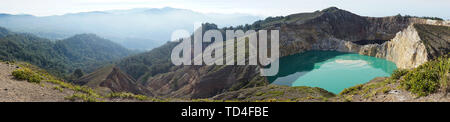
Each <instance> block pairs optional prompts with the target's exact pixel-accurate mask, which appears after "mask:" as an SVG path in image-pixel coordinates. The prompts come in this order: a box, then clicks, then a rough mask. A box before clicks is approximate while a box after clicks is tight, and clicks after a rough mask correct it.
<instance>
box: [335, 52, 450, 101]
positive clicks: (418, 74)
mask: <svg viewBox="0 0 450 122" xmlns="http://www.w3.org/2000/svg"><path fill="white" fill-rule="evenodd" d="M449 71H450V58H449V57H448V55H447V56H442V57H439V58H437V59H435V60H432V61H429V62H426V63H425V64H422V65H420V66H419V67H417V68H414V69H410V70H406V69H398V70H396V71H394V73H393V74H392V75H391V77H389V78H385V79H384V80H382V81H380V80H381V79H382V78H380V79H379V80H377V79H374V80H373V82H372V81H371V82H369V83H366V84H361V85H357V86H354V87H350V88H346V89H344V90H343V91H342V92H341V93H340V94H339V95H340V96H341V97H343V98H344V99H345V100H347V101H352V99H351V96H353V95H360V96H362V97H363V98H366V99H369V98H372V97H373V96H374V95H376V94H386V93H388V92H389V91H391V90H394V89H404V90H406V91H409V92H411V93H412V94H414V95H415V96H416V97H425V96H428V95H430V94H433V93H437V92H443V93H445V94H446V93H447V92H448V91H449V88H450V87H449V82H450V80H449V77H450V76H449Z"/></svg>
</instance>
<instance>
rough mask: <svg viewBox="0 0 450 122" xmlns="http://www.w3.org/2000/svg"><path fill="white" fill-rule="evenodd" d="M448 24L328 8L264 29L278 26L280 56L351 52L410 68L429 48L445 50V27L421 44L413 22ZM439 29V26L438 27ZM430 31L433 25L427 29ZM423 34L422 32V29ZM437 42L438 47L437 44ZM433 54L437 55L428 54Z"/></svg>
mask: <svg viewBox="0 0 450 122" xmlns="http://www.w3.org/2000/svg"><path fill="white" fill-rule="evenodd" d="M422 24H426V25H435V26H444V27H445V26H450V22H448V21H437V20H426V19H419V18H407V17H401V16H393V17H383V18H373V17H361V16H358V15H355V14H353V13H350V12H347V11H344V10H340V9H337V8H329V9H326V10H323V11H321V13H320V15H319V16H318V17H316V18H314V19H310V20H306V21H303V22H301V23H299V22H286V23H283V24H281V25H279V26H273V27H270V28H268V29H280V30H281V32H280V45H281V46H280V53H281V55H282V56H286V55H292V54H296V53H301V52H304V51H308V50H334V51H341V52H353V53H359V54H363V55H369V56H374V57H379V58H385V59H387V60H390V61H393V62H394V63H396V64H397V66H398V67H399V68H414V67H416V66H419V65H420V64H423V63H424V62H426V61H428V60H429V58H430V56H429V54H431V53H433V52H441V53H439V54H442V53H446V52H448V48H449V47H448V46H447V47H443V46H439V44H437V43H443V44H444V45H448V43H449V41H448V40H449V37H448V35H446V34H447V33H445V32H447V31H449V30H448V29H447V30H446V29H443V32H444V33H443V32H435V35H436V34H440V33H441V35H442V37H441V36H436V38H431V39H429V40H430V41H431V42H436V41H433V40H438V42H436V44H435V45H426V44H424V41H423V39H421V36H420V35H419V33H418V32H417V30H416V26H417V25H422ZM441 30H442V29H441ZM429 31H433V29H429ZM423 34H426V32H425V33H423ZM437 46H439V47H437ZM432 57H437V56H432Z"/></svg>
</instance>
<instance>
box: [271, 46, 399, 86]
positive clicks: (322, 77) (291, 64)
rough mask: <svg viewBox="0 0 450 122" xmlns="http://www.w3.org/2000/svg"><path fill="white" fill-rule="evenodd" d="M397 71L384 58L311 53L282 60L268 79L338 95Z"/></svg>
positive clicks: (319, 52)
mask: <svg viewBox="0 0 450 122" xmlns="http://www.w3.org/2000/svg"><path fill="white" fill-rule="evenodd" d="M395 69H397V66H396V65H395V64H394V63H393V62H391V61H388V60H385V59H381V58H375V57H370V56H365V55H360V54H354V53H343V52H336V51H308V52H304V53H300V54H296V55H291V56H286V57H282V58H281V59H280V69H279V72H278V74H277V75H275V76H270V77H267V78H268V80H269V81H270V82H271V83H272V84H278V85H288V86H310V87H320V88H324V89H325V90H328V91H330V92H333V93H335V94H337V93H339V92H341V91H342V90H344V89H345V88H348V87H352V86H355V85H358V84H362V83H366V82H369V81H370V80H372V79H373V78H375V77H385V76H390V75H391V74H392V72H393V71H394V70H395Z"/></svg>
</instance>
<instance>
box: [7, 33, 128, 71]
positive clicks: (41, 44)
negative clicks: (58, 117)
mask: <svg viewBox="0 0 450 122" xmlns="http://www.w3.org/2000/svg"><path fill="white" fill-rule="evenodd" d="M132 53H133V52H132V51H130V50H128V49H126V48H124V47H122V46H120V45H118V44H116V43H113V42H111V41H109V40H106V39H103V38H100V37H98V36H96V35H93V34H80V35H75V36H73V37H70V38H67V39H64V40H58V41H51V40H48V39H44V38H40V37H37V36H35V35H32V34H25V33H14V32H11V31H8V30H7V29H4V28H0V60H4V61H25V62H29V63H31V64H34V65H37V66H39V67H42V68H44V69H46V70H48V71H49V72H51V73H52V74H56V75H58V76H62V77H66V78H69V74H70V73H72V72H74V71H75V70H76V69H81V71H84V72H91V71H93V70H95V69H96V68H98V67H99V66H101V65H103V64H105V63H111V62H112V61H114V60H118V59H120V58H123V57H125V56H128V55H130V54H132Z"/></svg>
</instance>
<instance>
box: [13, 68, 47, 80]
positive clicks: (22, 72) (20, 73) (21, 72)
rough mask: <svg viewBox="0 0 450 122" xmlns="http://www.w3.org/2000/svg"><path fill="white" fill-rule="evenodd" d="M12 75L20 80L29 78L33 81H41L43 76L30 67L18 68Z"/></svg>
mask: <svg viewBox="0 0 450 122" xmlns="http://www.w3.org/2000/svg"><path fill="white" fill-rule="evenodd" d="M12 75H13V76H14V78H16V79H18V80H27V81H28V82H32V83H40V82H41V80H42V77H41V76H40V75H39V74H36V73H34V72H32V71H31V70H30V69H28V68H23V69H17V70H15V71H13V72H12Z"/></svg>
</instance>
